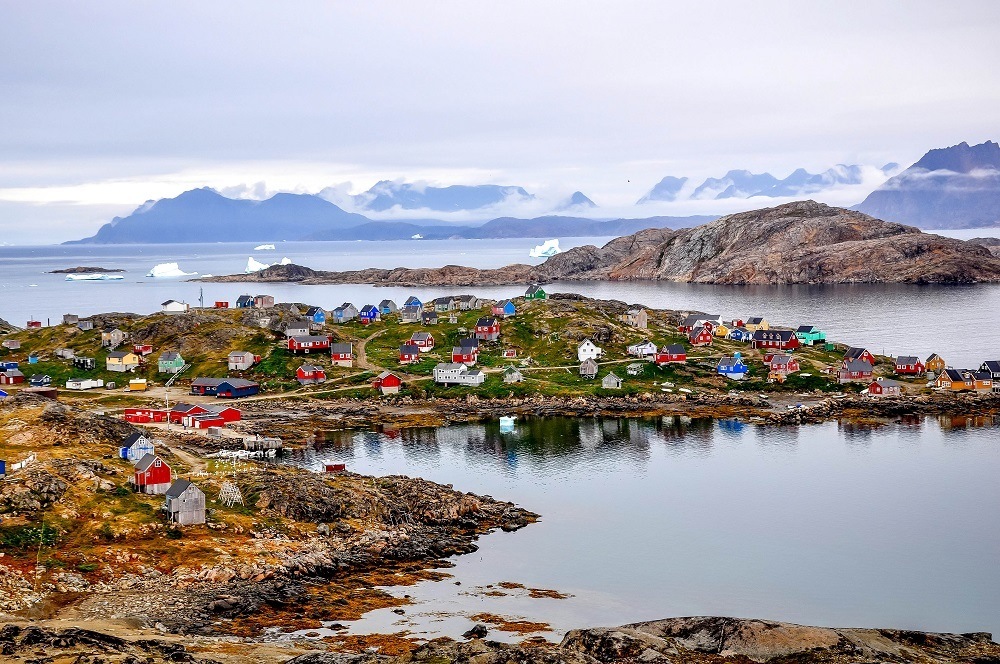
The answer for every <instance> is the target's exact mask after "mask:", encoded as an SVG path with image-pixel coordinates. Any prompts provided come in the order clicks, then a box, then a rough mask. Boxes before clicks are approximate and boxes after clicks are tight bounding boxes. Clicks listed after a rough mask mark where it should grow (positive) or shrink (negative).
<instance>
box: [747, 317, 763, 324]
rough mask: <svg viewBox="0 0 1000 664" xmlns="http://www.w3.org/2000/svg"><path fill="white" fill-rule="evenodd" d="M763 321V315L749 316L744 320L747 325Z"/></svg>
mask: <svg viewBox="0 0 1000 664" xmlns="http://www.w3.org/2000/svg"><path fill="white" fill-rule="evenodd" d="M763 322H764V317H763V316H751V317H750V318H747V320H746V323H747V325H760V324H761V323H763Z"/></svg>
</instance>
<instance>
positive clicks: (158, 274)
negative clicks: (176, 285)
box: [146, 263, 198, 279]
mask: <svg viewBox="0 0 1000 664" xmlns="http://www.w3.org/2000/svg"><path fill="white" fill-rule="evenodd" d="M194 274H198V273H197V272H185V271H184V270H182V269H181V268H180V266H179V265H177V263H160V264H159V265H154V266H153V269H152V270H150V271H149V272H147V273H146V276H147V277H154V278H156V279H163V278H167V277H190V276H191V275H194Z"/></svg>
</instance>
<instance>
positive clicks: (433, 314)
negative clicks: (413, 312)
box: [421, 311, 438, 319]
mask: <svg viewBox="0 0 1000 664" xmlns="http://www.w3.org/2000/svg"><path fill="white" fill-rule="evenodd" d="M421 316H423V317H424V318H426V319H431V318H437V317H438V315H437V312H436V311H425V312H424V313H422V314H421Z"/></svg>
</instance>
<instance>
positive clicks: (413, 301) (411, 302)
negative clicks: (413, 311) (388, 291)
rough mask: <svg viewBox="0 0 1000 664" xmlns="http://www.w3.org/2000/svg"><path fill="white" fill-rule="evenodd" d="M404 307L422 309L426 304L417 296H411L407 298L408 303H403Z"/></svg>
mask: <svg viewBox="0 0 1000 664" xmlns="http://www.w3.org/2000/svg"><path fill="white" fill-rule="evenodd" d="M403 306H404V307H420V308H421V309H422V308H423V306H424V303H423V302H421V301H420V299H419V298H417V296H416V295H411V296H410V297H408V298H406V302H404V303H403Z"/></svg>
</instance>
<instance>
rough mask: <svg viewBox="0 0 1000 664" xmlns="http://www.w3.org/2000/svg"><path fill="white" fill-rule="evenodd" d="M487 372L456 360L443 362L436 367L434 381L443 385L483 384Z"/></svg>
mask: <svg viewBox="0 0 1000 664" xmlns="http://www.w3.org/2000/svg"><path fill="white" fill-rule="evenodd" d="M485 380H486V374H484V373H483V372H482V371H480V370H479V369H470V368H469V367H467V366H465V365H464V364H458V363H455V362H450V363H441V364H439V365H437V366H436V367H434V382H435V383H440V384H441V385H482V384H483V381H485Z"/></svg>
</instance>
